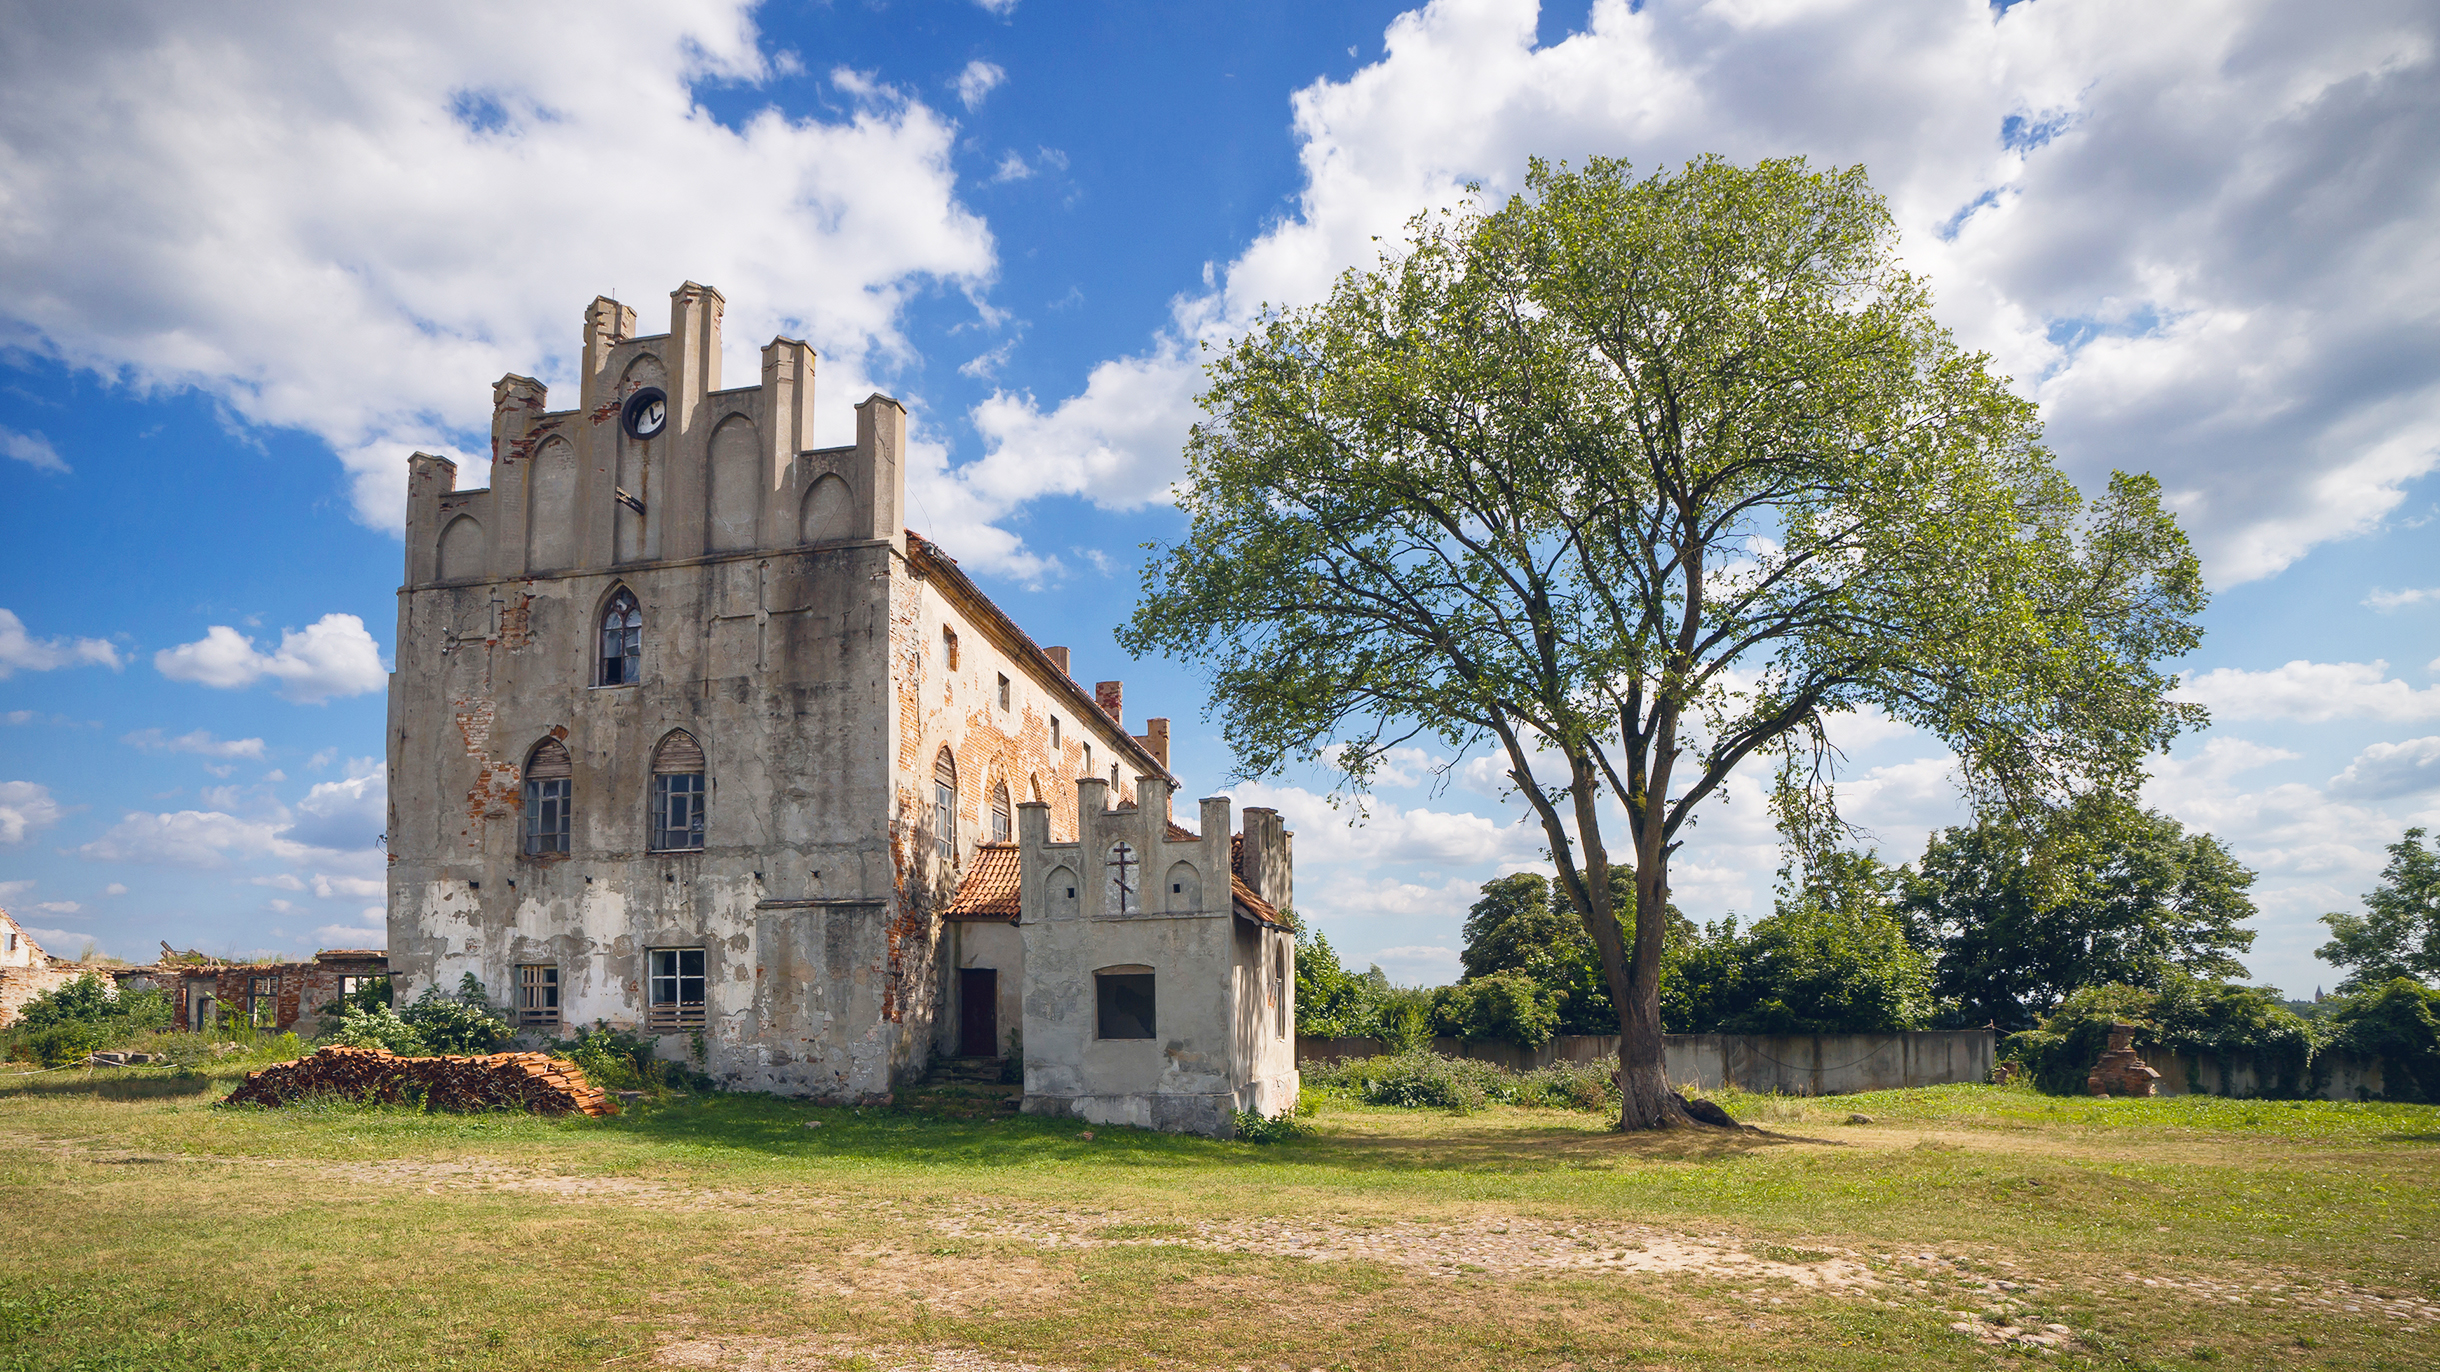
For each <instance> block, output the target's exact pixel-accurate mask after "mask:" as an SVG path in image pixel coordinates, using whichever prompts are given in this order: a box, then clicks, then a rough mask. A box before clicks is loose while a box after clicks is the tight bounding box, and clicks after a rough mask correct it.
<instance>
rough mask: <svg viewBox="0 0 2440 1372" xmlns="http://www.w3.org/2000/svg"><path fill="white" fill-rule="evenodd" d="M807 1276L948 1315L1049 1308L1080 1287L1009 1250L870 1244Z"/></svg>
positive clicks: (851, 1292) (811, 1284)
mask: <svg viewBox="0 0 2440 1372" xmlns="http://www.w3.org/2000/svg"><path fill="white" fill-rule="evenodd" d="M838 1256H839V1260H838V1262H837V1263H836V1265H826V1266H824V1267H821V1268H819V1269H816V1270H815V1271H814V1272H812V1273H811V1274H810V1275H808V1277H807V1278H806V1286H807V1287H808V1289H810V1290H814V1291H819V1292H823V1293H826V1294H829V1295H835V1296H841V1297H845V1298H847V1299H849V1300H862V1301H883V1302H894V1303H899V1304H907V1303H912V1302H916V1301H921V1302H924V1303H925V1304H927V1305H928V1306H930V1308H931V1309H932V1311H933V1312H934V1313H937V1314H943V1315H969V1314H979V1313H985V1312H988V1313H994V1314H1003V1315H1005V1314H1016V1313H1024V1312H1030V1311H1038V1310H1045V1309H1048V1308H1050V1307H1052V1306H1053V1305H1055V1304H1056V1303H1058V1302H1060V1301H1062V1300H1064V1299H1066V1298H1067V1296H1068V1295H1069V1294H1070V1293H1071V1292H1072V1291H1073V1290H1074V1289H1075V1285H1076V1279H1075V1273H1073V1272H1072V1271H1070V1270H1068V1269H1067V1268H1064V1267H1053V1266H1050V1265H1048V1264H1045V1263H1044V1262H1043V1261H1042V1260H1041V1259H1039V1258H1034V1257H1029V1256H1026V1255H1024V1254H1015V1253H1005V1252H982V1251H979V1249H978V1251H975V1252H971V1253H960V1252H957V1251H955V1250H948V1249H934V1250H932V1251H930V1252H921V1251H910V1250H908V1249H905V1248H897V1247H882V1246H877V1245H864V1246H859V1247H856V1248H850V1249H847V1250H845V1251H844V1252H842V1253H840V1254H839V1255H838Z"/></svg>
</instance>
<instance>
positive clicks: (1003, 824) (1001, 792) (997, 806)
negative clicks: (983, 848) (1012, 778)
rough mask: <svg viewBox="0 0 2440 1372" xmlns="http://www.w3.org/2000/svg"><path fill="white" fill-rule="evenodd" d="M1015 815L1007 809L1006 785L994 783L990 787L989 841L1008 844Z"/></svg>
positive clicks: (1002, 782)
mask: <svg viewBox="0 0 2440 1372" xmlns="http://www.w3.org/2000/svg"><path fill="white" fill-rule="evenodd" d="M1014 820H1015V815H1014V813H1013V812H1011V811H1010V809H1009V807H1008V783H1007V782H1005V781H1001V782H995V783H993V784H992V787H991V841H992V842H994V843H1006V842H1008V836H1009V833H1010V832H1011V827H1010V826H1011V825H1012V823H1013V822H1014Z"/></svg>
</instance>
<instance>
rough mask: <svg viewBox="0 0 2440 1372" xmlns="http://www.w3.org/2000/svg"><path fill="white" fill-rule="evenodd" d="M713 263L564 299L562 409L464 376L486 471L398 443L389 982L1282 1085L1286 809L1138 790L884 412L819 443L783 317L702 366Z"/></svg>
mask: <svg viewBox="0 0 2440 1372" xmlns="http://www.w3.org/2000/svg"><path fill="white" fill-rule="evenodd" d="M722 303H723V302H722V299H721V296H720V294H719V292H717V291H714V290H712V289H710V288H708V287H704V286H699V285H696V284H694V283H692V282H689V283H687V284H686V285H684V286H681V287H680V288H679V289H678V290H676V291H674V292H672V293H671V295H670V327H669V331H668V332H667V333H662V334H649V335H639V334H637V333H636V329H635V323H636V317H635V312H634V311H633V310H632V309H630V308H629V307H627V306H625V305H622V304H620V303H618V302H617V301H614V300H610V299H608V298H602V299H597V300H595V301H594V302H593V304H592V306H591V307H590V308H589V309H588V310H587V311H586V314H585V321H584V335H583V346H582V350H581V354H580V356H581V362H580V372H581V375H580V377H579V381H578V387H579V395H578V397H577V404H576V405H575V406H574V407H573V408H569V409H562V410H553V409H551V408H550V407H549V405H548V394H547V392H546V389H545V388H544V387H543V385H542V384H541V383H540V382H537V381H534V380H532V379H530V378H526V377H521V376H515V375H511V376H507V377H503V378H501V380H500V381H499V382H498V383H497V384H496V385H495V386H494V387H493V418H492V466H491V485H490V487H489V488H487V489H480V490H459V489H457V486H456V466H455V464H453V463H452V462H450V461H449V460H447V459H446V458H441V457H435V456H431V455H429V454H424V453H418V454H416V455H415V456H414V457H412V458H410V459H409V488H408V511H407V527H406V582H405V585H404V586H403V587H401V589H400V591H399V607H398V632H397V640H396V641H397V667H396V670H395V672H394V673H393V674H392V677H391V684H390V697H389V702H390V703H389V725H388V743H387V747H388V754H389V806H390V814H389V849H390V867H389V963H390V970H391V973H392V976H393V978H394V980H395V985H396V988H397V991H398V993H399V994H400V995H402V996H412V995H414V994H417V993H419V992H421V991H422V989H423V988H425V987H427V986H439V987H441V988H442V989H444V990H450V989H454V988H455V987H456V986H457V985H458V983H459V980H460V978H461V977H462V976H464V975H465V974H468V973H471V974H473V975H474V976H475V977H476V978H477V979H478V980H480V981H481V982H482V984H483V985H484V987H485V988H486V989H487V990H488V991H490V993H491V994H492V995H493V996H494V997H495V998H496V999H501V1000H505V1001H507V1002H508V1003H510V1004H511V1005H512V1006H513V1007H514V1011H515V1014H516V1016H517V1018H518V1020H519V1022H520V1026H521V1027H522V1028H525V1029H527V1030H530V1031H533V1032H535V1033H537V1034H542V1035H551V1034H556V1033H559V1032H562V1031H566V1030H573V1029H574V1028H577V1027H580V1026H586V1025H591V1024H593V1023H595V1022H597V1021H598V1022H606V1023H609V1024H612V1025H616V1026H622V1027H626V1028H630V1029H635V1030H639V1031H641V1032H645V1033H648V1034H652V1035H657V1036H659V1037H660V1038H661V1040H662V1044H661V1051H662V1052H663V1053H664V1054H665V1055H668V1056H673V1057H687V1056H691V1057H694V1058H697V1059H698V1060H700V1061H701V1062H702V1064H703V1066H704V1068H705V1070H707V1071H708V1072H710V1073H711V1074H712V1075H713V1077H715V1078H716V1079H717V1080H719V1081H720V1082H721V1083H722V1084H723V1085H726V1086H730V1087H735V1088H739V1089H748V1090H770V1091H776V1092H780V1093H784V1094H792V1095H805V1096H814V1097H820V1098H824V1099H833V1100H874V1099H878V1098H880V1097H883V1096H885V1095H887V1094H888V1093H889V1092H891V1091H892V1090H893V1089H895V1088H896V1087H897V1086H899V1085H902V1084H904V1083H906V1082H908V1081H909V1080H911V1079H912V1078H915V1077H918V1076H920V1075H922V1074H923V1073H924V1071H925V1070H926V1068H927V1066H928V1065H929V1062H930V1060H931V1059H932V1058H933V1057H934V1056H1000V1055H1014V1056H1018V1057H1020V1058H1021V1059H1022V1061H1023V1064H1024V1079H1025V1096H1024V1108H1025V1109H1027V1110H1028V1111H1031V1112H1035V1113H1044V1114H1072V1115H1077V1116H1080V1117H1082V1118H1085V1119H1088V1120H1093V1121H1097V1122H1110V1123H1133V1124H1143V1125H1150V1126H1154V1127H1160V1128H1168V1129H1185V1130H1193V1131H1196V1132H1203V1133H1226V1132H1228V1130H1229V1129H1230V1128H1231V1121H1232V1119H1233V1113H1234V1112H1236V1111H1241V1110H1250V1111H1255V1112H1259V1113H1263V1114H1276V1113H1278V1112H1279V1111H1281V1110H1283V1109H1285V1108H1287V1106H1288V1105H1289V1103H1291V1102H1292V1101H1293V1100H1294V1099H1295V1095H1296V1089H1297V1073H1296V1066H1295V1036H1294V1030H1295V1007H1294V1004H1293V998H1294V994H1295V976H1294V966H1295V958H1294V951H1293V947H1292V935H1291V933H1290V931H1289V929H1288V926H1287V924H1286V923H1285V921H1284V920H1283V918H1282V916H1281V911H1282V910H1283V909H1285V908H1286V907H1287V906H1288V905H1289V904H1290V900H1291V881H1292V877H1291V870H1292V853H1291V841H1292V836H1291V835H1289V834H1287V833H1286V832H1284V831H1283V830H1282V828H1281V827H1280V823H1279V818H1278V816H1277V815H1276V814H1275V813H1273V812H1270V811H1267V810H1259V809H1249V810H1247V811H1246V812H1245V816H1244V832H1243V833H1242V834H1237V835H1232V834H1231V832H1230V830H1231V825H1232V817H1231V806H1230V802H1229V801H1228V800H1227V799H1225V798H1212V799H1206V800H1203V801H1202V802H1201V803H1200V805H1199V807H1198V813H1197V815H1196V816H1195V818H1196V822H1197V827H1196V828H1195V829H1188V828H1186V827H1184V826H1181V825H1179V824H1177V823H1175V822H1174V821H1173V819H1172V817H1171V814H1170V811H1171V800H1172V793H1173V791H1174V789H1175V786H1176V782H1175V779H1174V778H1173V777H1172V776H1171V775H1170V773H1169V770H1168V746H1169V730H1168V722H1167V721H1166V720H1162V719H1154V720H1150V721H1147V724H1146V732H1145V733H1144V734H1142V735H1136V734H1133V733H1130V732H1129V731H1128V730H1127V729H1126V727H1125V726H1124V724H1123V722H1122V713H1121V711H1122V701H1121V692H1120V687H1119V683H1117V682H1102V683H1100V684H1099V685H1098V686H1097V687H1096V688H1095V689H1094V690H1092V691H1089V692H1088V691H1087V690H1085V689H1084V688H1083V687H1082V686H1081V685H1079V684H1078V683H1077V682H1076V681H1075V680H1073V679H1072V678H1071V677H1070V676H1069V674H1068V670H1067V654H1066V651H1065V650H1064V649H1060V648H1047V649H1046V648H1042V647H1039V646H1037V645H1036V644H1035V643H1034V641H1033V640H1032V639H1031V638H1029V637H1027V636H1026V634H1025V633H1024V631H1022V630H1021V629H1019V628H1018V627H1017V626H1016V624H1015V623H1014V622H1013V621H1011V620H1010V619H1009V617H1008V616H1007V615H1006V614H1005V613H1003V612H1002V611H1001V610H1000V609H999V608H998V607H997V606H996V605H994V604H993V603H992V602H991V600H990V599H989V598H988V597H987V596H985V595H984V594H983V593H982V591H981V590H979V589H978V588H977V587H976V586H975V584H974V583H973V582H972V580H970V579H969V578H968V577H967V576H966V575H965V574H964V573H963V572H961V571H960V570H959V569H958V566H957V564H956V562H955V561H953V560H952V559H951V558H950V557H949V556H948V555H947V554H945V553H944V552H943V551H942V550H941V549H939V548H938V547H937V546H935V545H933V544H932V543H930V542H928V541H927V540H925V539H923V538H921V537H919V536H917V535H915V534H913V533H911V532H909V531H908V530H907V529H906V527H905V521H904V518H903V513H902V511H903V507H904V503H905V467H904V460H905V436H906V413H905V410H904V409H903V408H902V407H901V406H900V405H899V404H898V402H897V401H895V400H892V399H890V398H889V397H887V396H882V395H875V396H872V397H870V398H868V399H866V400H865V401H864V402H863V403H861V404H859V405H858V406H856V441H855V442H854V443H853V444H852V445H847V446H841V447H832V448H813V447H811V446H810V443H811V436H812V430H813V426H812V413H813V404H814V365H815V356H814V352H813V349H812V348H811V347H809V346H808V345H806V344H804V343H802V342H799V341H797V340H794V339H788V338H777V339H774V340H772V342H771V343H770V344H769V345H768V346H766V347H764V348H763V349H762V374H761V376H760V378H759V380H758V382H757V384H755V385H752V386H745V387H738V388H734V389H723V388H722V386H721V384H720V383H721V376H720V323H721V310H722Z"/></svg>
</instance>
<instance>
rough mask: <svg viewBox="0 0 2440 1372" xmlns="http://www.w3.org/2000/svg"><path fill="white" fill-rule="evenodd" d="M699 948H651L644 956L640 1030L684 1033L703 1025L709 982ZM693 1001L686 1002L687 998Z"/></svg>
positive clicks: (702, 953) (660, 1032)
mask: <svg viewBox="0 0 2440 1372" xmlns="http://www.w3.org/2000/svg"><path fill="white" fill-rule="evenodd" d="M707 970H708V969H707V967H706V965H705V961H704V952H703V950H702V949H700V948H652V949H647V950H646V951H645V953H644V988H645V990H644V1027H645V1029H646V1030H648V1031H650V1032H653V1033H659V1034H678V1033H684V1032H686V1031H687V1030H689V1029H700V1028H702V1027H703V1023H704V1003H705V1001H706V999H707V998H708V995H709V991H710V987H711V980H710V978H709V977H708V976H707V975H706V973H707ZM690 994H691V995H692V996H693V997H694V998H693V999H692V1000H689V999H687V997H688V996H689V995H690Z"/></svg>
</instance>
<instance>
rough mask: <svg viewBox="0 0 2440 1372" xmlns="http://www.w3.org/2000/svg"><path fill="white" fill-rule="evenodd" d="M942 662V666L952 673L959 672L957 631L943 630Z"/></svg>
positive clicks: (941, 637)
mask: <svg viewBox="0 0 2440 1372" xmlns="http://www.w3.org/2000/svg"><path fill="white" fill-rule="evenodd" d="M940 660H941V665H942V666H944V667H947V668H948V669H949V670H950V671H952V672H954V671H956V670H957V630H955V629H943V630H941V631H940Z"/></svg>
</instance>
